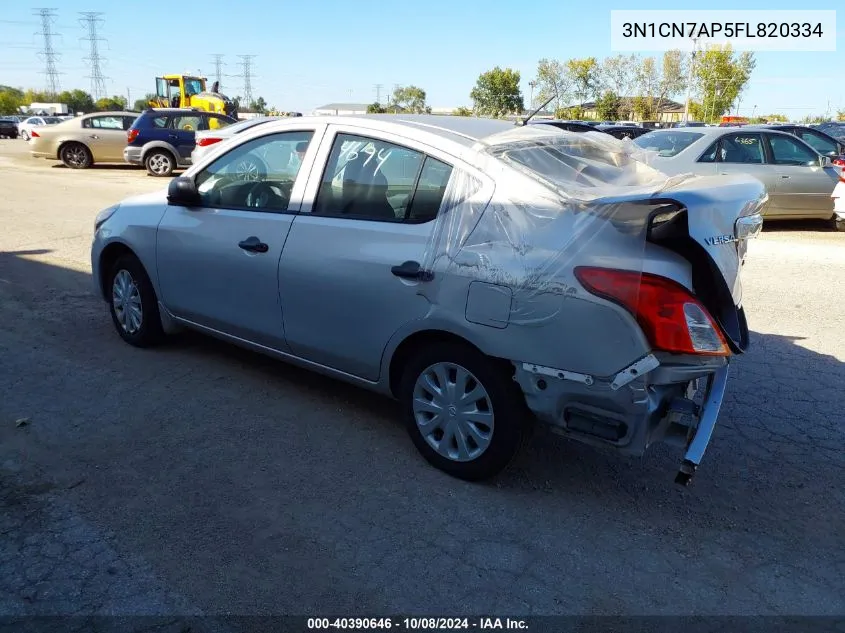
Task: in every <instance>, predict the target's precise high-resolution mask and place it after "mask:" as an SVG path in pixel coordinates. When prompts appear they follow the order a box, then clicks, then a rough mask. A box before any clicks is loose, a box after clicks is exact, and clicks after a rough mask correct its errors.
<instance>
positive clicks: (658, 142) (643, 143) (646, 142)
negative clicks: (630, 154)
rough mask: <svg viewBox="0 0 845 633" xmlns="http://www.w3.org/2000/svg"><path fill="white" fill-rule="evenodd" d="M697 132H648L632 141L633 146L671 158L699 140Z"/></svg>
mask: <svg viewBox="0 0 845 633" xmlns="http://www.w3.org/2000/svg"><path fill="white" fill-rule="evenodd" d="M702 136H704V135H703V134H701V133H699V132H681V131H678V132H676V131H674V130H673V131H671V132H663V131H661V132H649V133H648V134H643V135H642V136H638V137H637V138H635V139H634V144H635V145H636V146H637V147H641V148H643V149H646V150H650V151H653V152H657V153H658V154H659V155H660V156H664V157H666V158H671V157H672V156H676V155H678V154H680V153H681V152H682V151H684V150H685V149H686V148H688V147H689V146H690V145H692V144H693V143H695V142H696V141H697V140H698V139H700V138H701V137H702Z"/></svg>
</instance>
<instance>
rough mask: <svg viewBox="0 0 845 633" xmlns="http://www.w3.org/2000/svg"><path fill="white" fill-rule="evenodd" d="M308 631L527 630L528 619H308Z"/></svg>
mask: <svg viewBox="0 0 845 633" xmlns="http://www.w3.org/2000/svg"><path fill="white" fill-rule="evenodd" d="M307 627H308V630H309V631H318V630H332V629H343V630H349V631H367V630H379V629H396V630H398V631H445V630H464V631H467V630H470V631H471V630H482V631H483V630H525V629H528V623H527V622H526V621H525V620H520V619H513V618H434V617H428V618H427V617H418V618H308V622H307Z"/></svg>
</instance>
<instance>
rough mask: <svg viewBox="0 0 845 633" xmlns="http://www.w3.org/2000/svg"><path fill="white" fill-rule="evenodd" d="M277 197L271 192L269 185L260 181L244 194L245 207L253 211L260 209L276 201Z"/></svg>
mask: <svg viewBox="0 0 845 633" xmlns="http://www.w3.org/2000/svg"><path fill="white" fill-rule="evenodd" d="M278 198H279V195H278V194H277V193H276V192H275V191H273V188H272V187H271V186H270V184H269V183H267V182H265V181H263V180H261V181H258V182H256V183H255V184H254V185H252V186H251V187H250V188H249V192H248V193H247V194H246V201H245V206H247V207H251V208H253V209H261V208H264V207H268V206H270V202H271V201H272V200H274V199H278Z"/></svg>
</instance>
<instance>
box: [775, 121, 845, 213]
mask: <svg viewBox="0 0 845 633" xmlns="http://www.w3.org/2000/svg"><path fill="white" fill-rule="evenodd" d="M765 137H766V143H767V145H768V147H767V152H768V157H769V161H770V162H771V164H772V167H773V168H774V170H775V171H776V172H777V175H778V178H779V182H778V187H777V192H776V195H777V214H778V215H781V216H790V217H810V218H824V219H827V218H829V217H830V216H831V215H833V201H832V200H831V197H830V196H831V194H832V193H833V188H834V187H835V186H836V183H837V182H838V181H839V175H838V172H837V170H836V169H835V168H833V167H823V166H821V165H820V164H819V158H820V156H819V154H818V153H817V152H816V151H815V150H814V149H812V148H811V147H809V146H808V145H807V144H806V143H804V142H802V141H801V140H800V139H797V138H795V137H794V136H791V135H787V134H766V135H765Z"/></svg>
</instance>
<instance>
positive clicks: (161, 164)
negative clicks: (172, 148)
mask: <svg viewBox="0 0 845 633" xmlns="http://www.w3.org/2000/svg"><path fill="white" fill-rule="evenodd" d="M144 166H145V167H146V168H147V173H148V174H150V176H169V175H170V174H172V173H173V170H174V169H176V159H174V158H173V155H172V154H171V153H170V152H168V151H165V150H153V151H151V152H150V153H149V154H147V157H146V158H145V159H144Z"/></svg>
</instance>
